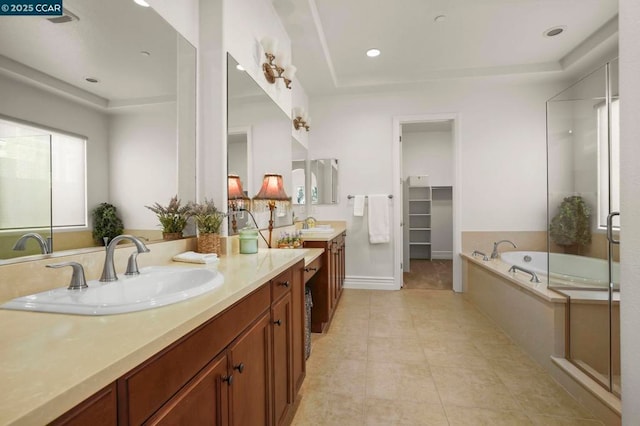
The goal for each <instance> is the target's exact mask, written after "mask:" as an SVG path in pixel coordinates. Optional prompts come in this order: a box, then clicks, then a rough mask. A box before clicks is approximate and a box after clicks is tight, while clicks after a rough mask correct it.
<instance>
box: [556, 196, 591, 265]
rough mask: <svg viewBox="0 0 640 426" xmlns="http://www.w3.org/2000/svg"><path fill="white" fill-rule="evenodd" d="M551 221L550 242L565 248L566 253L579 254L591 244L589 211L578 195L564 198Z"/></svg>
mask: <svg viewBox="0 0 640 426" xmlns="http://www.w3.org/2000/svg"><path fill="white" fill-rule="evenodd" d="M558 210H559V211H558V214H556V215H555V216H554V218H553V219H552V220H551V225H550V227H549V235H550V237H551V240H552V241H553V242H554V243H556V244H558V245H560V246H564V247H565V251H566V252H570V253H579V252H580V249H581V248H582V247H583V246H586V245H587V244H590V243H591V224H590V221H589V217H590V216H591V209H590V208H589V206H587V204H586V203H585V201H584V199H583V198H582V197H581V196H579V195H573V196H570V197H566V198H565V199H564V200H563V201H562V203H560V207H559V209H558Z"/></svg>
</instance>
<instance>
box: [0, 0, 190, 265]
mask: <svg viewBox="0 0 640 426" xmlns="http://www.w3.org/2000/svg"><path fill="white" fill-rule="evenodd" d="M64 7H65V16H64V17H63V18H60V17H57V18H58V19H47V18H48V17H40V16H5V17H0V39H2V40H4V41H5V42H4V43H2V44H1V45H0V93H2V96H0V165H1V166H2V169H1V170H0V188H1V189H3V190H2V191H0V206H1V207H0V262H1V261H2V259H8V258H13V257H17V256H25V255H31V254H35V253H40V248H39V247H38V244H36V241H35V240H34V241H30V242H28V244H27V245H26V250H24V251H16V250H13V245H14V243H15V241H16V239H17V238H18V237H19V236H21V235H24V234H25V233H30V232H38V233H40V232H42V233H43V234H44V237H45V238H46V237H49V238H52V242H51V245H52V249H53V251H60V250H67V249H77V248H84V247H89V246H96V245H98V244H97V243H96V242H95V241H93V238H92V235H91V224H92V220H91V213H92V211H93V210H94V209H95V208H96V207H97V206H98V205H100V204H101V203H110V204H113V205H114V206H115V207H116V208H117V211H118V213H119V215H120V217H121V218H122V220H123V223H124V228H125V232H130V233H134V234H135V235H139V236H143V237H145V238H147V239H150V240H153V239H157V238H160V237H161V228H160V227H159V226H158V225H159V224H158V221H157V218H156V217H155V215H154V214H153V213H152V212H151V211H149V210H148V209H146V208H145V207H144V206H146V205H152V204H153V203H155V202H159V203H161V204H163V205H166V204H167V203H168V202H169V199H170V198H171V197H172V196H173V195H176V194H177V195H178V196H179V197H180V199H181V200H182V202H183V203H186V202H188V201H190V200H194V199H195V194H196V139H195V135H196V49H195V48H194V47H193V46H192V45H191V44H189V43H188V42H187V41H186V40H185V39H184V38H183V37H181V36H180V35H179V34H178V33H177V32H176V31H175V30H174V29H173V28H172V27H171V26H170V25H169V24H168V23H167V22H166V21H164V19H162V18H161V17H160V16H159V15H158V14H157V13H156V12H155V11H154V10H153V9H152V8H149V7H141V6H138V5H137V4H135V3H134V2H133V1H131V0H113V1H108V2H105V1H102V0H65V2H64ZM142 28H143V29H144V31H142V30H141V29H142ZM6 188H12V189H13V190H12V191H5V190H4V189H6ZM24 211H31V212H33V213H34V214H31V215H24Z"/></svg>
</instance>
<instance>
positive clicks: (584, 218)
mask: <svg viewBox="0 0 640 426" xmlns="http://www.w3.org/2000/svg"><path fill="white" fill-rule="evenodd" d="M618 111H619V94H618V60H617V59H616V60H614V61H611V62H609V63H607V64H605V65H603V66H602V67H600V68H598V69H597V70H595V71H594V72H592V73H591V74H589V75H588V76H586V77H584V78H583V79H581V80H580V81H578V82H577V83H575V84H573V85H571V86H570V87H568V88H567V89H566V90H564V91H562V92H561V93H559V94H558V95H556V96H554V97H553V98H551V99H549V100H548V101H547V164H548V169H547V170H548V172H547V179H548V180H547V182H548V188H547V195H548V196H547V218H548V278H549V284H548V285H549V288H551V289H553V290H555V291H557V292H559V293H561V294H563V295H565V296H566V297H567V305H566V309H567V316H566V318H567V320H566V324H565V327H566V329H565V336H566V342H565V356H566V357H567V359H568V360H569V361H571V362H572V363H573V364H574V365H576V366H577V367H578V368H580V369H581V370H582V371H583V372H584V373H586V374H588V375H589V376H590V377H591V378H593V379H594V380H596V381H597V382H598V383H600V384H601V385H602V386H603V387H605V388H606V389H607V390H609V391H610V392H612V393H614V394H616V395H618V396H620V310H619V308H620V280H619V238H620V222H619V214H620V213H619V211H620V210H619V206H620V204H619V201H620V197H619V188H620V185H619V182H620V178H619V157H620V156H619V150H618V148H619V114H618Z"/></svg>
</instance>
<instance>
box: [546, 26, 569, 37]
mask: <svg viewBox="0 0 640 426" xmlns="http://www.w3.org/2000/svg"><path fill="white" fill-rule="evenodd" d="M566 29H567V27H565V26H558V27H553V28H549V29H548V30H546V31H545V32H543V33H542V34H543V35H544V36H545V37H555V36H558V35H560V34H562V33H563V32H564V30H566Z"/></svg>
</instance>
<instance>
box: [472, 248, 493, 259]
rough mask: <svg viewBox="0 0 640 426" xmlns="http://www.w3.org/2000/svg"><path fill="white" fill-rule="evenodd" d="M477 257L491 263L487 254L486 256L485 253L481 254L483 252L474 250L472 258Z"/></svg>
mask: <svg viewBox="0 0 640 426" xmlns="http://www.w3.org/2000/svg"><path fill="white" fill-rule="evenodd" d="M476 255H478V256H482V260H484V261H485V262H488V261H489V258H488V257H487V255H486V254H484V253H483V252H481V251H478V250H474V251H473V253H471V256H472V257H475V256H476Z"/></svg>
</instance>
